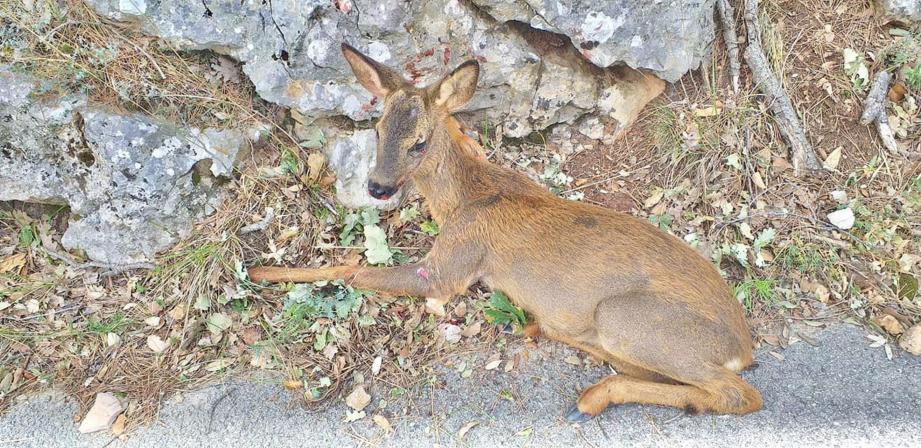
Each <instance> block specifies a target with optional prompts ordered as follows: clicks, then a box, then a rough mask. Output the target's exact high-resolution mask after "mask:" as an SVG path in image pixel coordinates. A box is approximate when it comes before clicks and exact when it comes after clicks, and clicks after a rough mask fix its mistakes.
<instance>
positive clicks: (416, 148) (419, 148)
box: [409, 140, 425, 154]
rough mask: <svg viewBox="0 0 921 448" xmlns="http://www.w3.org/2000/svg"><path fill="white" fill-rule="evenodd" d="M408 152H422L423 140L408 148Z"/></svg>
mask: <svg viewBox="0 0 921 448" xmlns="http://www.w3.org/2000/svg"><path fill="white" fill-rule="evenodd" d="M409 152H410V153H412V154H422V153H424V152H425V140H420V141H419V142H417V143H416V144H415V145H413V146H412V147H410V148H409Z"/></svg>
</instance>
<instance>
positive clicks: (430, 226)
mask: <svg viewBox="0 0 921 448" xmlns="http://www.w3.org/2000/svg"><path fill="white" fill-rule="evenodd" d="M419 228H420V229H422V231H423V232H424V233H425V234H426V235H428V236H436V235H438V232H439V231H440V229H439V228H438V223H437V222H435V221H432V220H428V221H425V222H423V223H422V224H420V225H419Z"/></svg>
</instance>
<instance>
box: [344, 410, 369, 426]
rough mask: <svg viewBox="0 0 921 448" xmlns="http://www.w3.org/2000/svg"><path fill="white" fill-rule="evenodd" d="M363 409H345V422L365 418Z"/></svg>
mask: <svg viewBox="0 0 921 448" xmlns="http://www.w3.org/2000/svg"><path fill="white" fill-rule="evenodd" d="M365 415H367V414H365V411H348V410H347V411H345V422H346V423H352V422H354V421H358V420H361V419H363V418H365Z"/></svg>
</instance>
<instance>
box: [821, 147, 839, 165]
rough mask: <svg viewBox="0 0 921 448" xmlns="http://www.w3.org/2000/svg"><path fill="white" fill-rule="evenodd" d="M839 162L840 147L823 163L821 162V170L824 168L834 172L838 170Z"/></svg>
mask: <svg viewBox="0 0 921 448" xmlns="http://www.w3.org/2000/svg"><path fill="white" fill-rule="evenodd" d="M839 162H841V147H840V146H839V147H837V148H835V150H834V151H832V152H831V154H829V155H828V157H826V158H825V161H824V162H822V168H825V169H826V170H828V171H835V170H837V169H838V163H839Z"/></svg>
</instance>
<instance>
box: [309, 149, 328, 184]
mask: <svg viewBox="0 0 921 448" xmlns="http://www.w3.org/2000/svg"><path fill="white" fill-rule="evenodd" d="M323 165H326V155H324V154H323V153H322V152H312V153H310V155H308V156H307V173H308V174H307V177H308V178H309V179H310V181H311V182H316V181H317V180H319V179H320V174H322V173H323Z"/></svg>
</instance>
